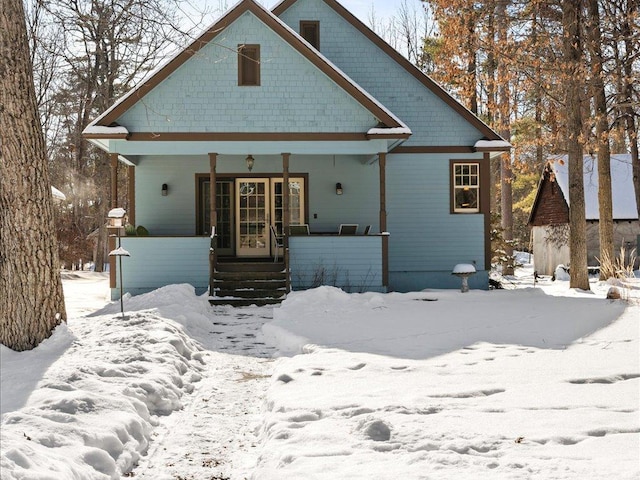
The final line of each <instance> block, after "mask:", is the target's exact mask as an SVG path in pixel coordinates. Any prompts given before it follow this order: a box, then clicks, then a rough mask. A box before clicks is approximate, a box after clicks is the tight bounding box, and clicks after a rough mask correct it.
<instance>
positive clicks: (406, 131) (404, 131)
mask: <svg viewBox="0 0 640 480" xmlns="http://www.w3.org/2000/svg"><path fill="white" fill-rule="evenodd" d="M367 135H411V129H410V128H408V127H393V128H379V127H375V128H370V129H369V131H368V132H367Z"/></svg>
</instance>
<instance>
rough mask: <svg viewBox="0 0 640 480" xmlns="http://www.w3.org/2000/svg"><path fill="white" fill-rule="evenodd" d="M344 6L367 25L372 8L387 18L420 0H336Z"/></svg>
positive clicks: (213, 1)
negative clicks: (402, 6)
mask: <svg viewBox="0 0 640 480" xmlns="http://www.w3.org/2000/svg"><path fill="white" fill-rule="evenodd" d="M259 1H260V2H261V3H262V5H264V6H265V7H267V8H269V9H271V8H273V7H274V6H275V5H277V4H278V3H280V0H259ZM338 1H339V2H340V3H341V4H342V5H343V6H344V7H346V8H347V10H349V11H350V12H351V13H353V14H354V15H355V16H356V17H358V18H359V19H360V20H362V21H363V22H364V23H365V24H366V25H369V22H368V18H369V16H370V13H371V9H372V8H373V9H374V11H375V15H376V17H377V18H381V19H382V18H389V17H391V16H393V15H394V14H396V13H397V11H398V9H399V8H400V5H401V4H402V3H403V2H406V3H407V5H408V6H409V7H413V6H415V5H418V6H419V5H420V4H421V1H420V0H338ZM200 3H201V4H203V5H205V4H206V5H207V6H209V7H210V8H218V6H219V5H224V4H225V0H200ZM235 3H236V2H235V0H226V5H227V6H229V7H231V6H233V5H234V4H235Z"/></svg>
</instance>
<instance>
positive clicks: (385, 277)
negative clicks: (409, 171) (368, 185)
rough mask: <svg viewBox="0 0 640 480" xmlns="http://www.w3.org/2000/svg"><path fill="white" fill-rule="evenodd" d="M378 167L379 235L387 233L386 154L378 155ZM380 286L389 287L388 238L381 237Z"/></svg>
mask: <svg viewBox="0 0 640 480" xmlns="http://www.w3.org/2000/svg"><path fill="white" fill-rule="evenodd" d="M378 164H379V166H380V233H383V232H386V231H387V154H386V153H384V152H380V153H379V154H378ZM382 286H383V287H386V288H388V287H389V236H388V235H383V236H382Z"/></svg>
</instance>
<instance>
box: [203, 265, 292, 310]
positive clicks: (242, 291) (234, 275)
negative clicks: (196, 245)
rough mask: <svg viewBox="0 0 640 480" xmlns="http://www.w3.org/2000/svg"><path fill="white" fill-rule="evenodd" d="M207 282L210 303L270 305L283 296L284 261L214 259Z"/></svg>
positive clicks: (284, 285)
mask: <svg viewBox="0 0 640 480" xmlns="http://www.w3.org/2000/svg"><path fill="white" fill-rule="evenodd" d="M211 285H212V288H213V293H214V295H213V296H211V297H209V303H210V304H211V305H232V306H236V307H242V306H249V305H258V306H261V305H273V304H277V303H280V302H282V300H284V299H285V298H286V296H287V294H286V289H287V277H286V272H285V265H284V263H282V262H273V261H265V260H264V259H259V260H254V261H248V260H246V259H243V260H242V261H230V260H225V261H221V262H218V263H217V264H216V268H215V272H214V274H213V278H212V281H211Z"/></svg>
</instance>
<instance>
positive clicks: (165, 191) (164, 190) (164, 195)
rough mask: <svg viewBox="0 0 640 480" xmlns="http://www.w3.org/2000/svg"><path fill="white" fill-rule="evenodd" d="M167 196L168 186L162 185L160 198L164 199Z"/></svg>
mask: <svg viewBox="0 0 640 480" xmlns="http://www.w3.org/2000/svg"><path fill="white" fill-rule="evenodd" d="M167 195H169V185H167V184H166V183H163V184H162V196H163V197H166V196H167Z"/></svg>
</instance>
